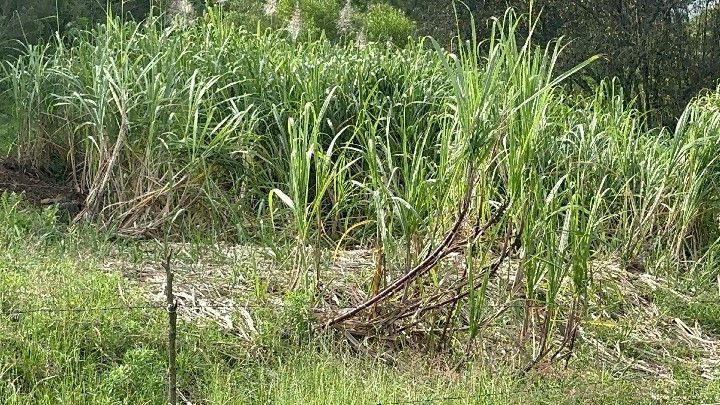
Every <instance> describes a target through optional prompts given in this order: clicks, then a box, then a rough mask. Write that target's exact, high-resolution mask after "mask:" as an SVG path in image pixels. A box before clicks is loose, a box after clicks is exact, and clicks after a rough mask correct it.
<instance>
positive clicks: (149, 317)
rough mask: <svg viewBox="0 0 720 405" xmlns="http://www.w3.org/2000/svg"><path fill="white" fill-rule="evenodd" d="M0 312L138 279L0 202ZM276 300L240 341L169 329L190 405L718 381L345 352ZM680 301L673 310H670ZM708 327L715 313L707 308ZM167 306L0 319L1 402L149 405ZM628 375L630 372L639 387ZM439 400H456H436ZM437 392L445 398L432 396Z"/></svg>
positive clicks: (76, 232) (698, 393)
mask: <svg viewBox="0 0 720 405" xmlns="http://www.w3.org/2000/svg"><path fill="white" fill-rule="evenodd" d="M0 214H2V215H0V218H1V219H0V221H1V222H0V229H2V230H3V232H2V233H0V245H2V250H0V309H1V310H2V311H3V312H4V313H6V312H13V311H22V310H27V309H37V308H64V309H73V308H75V309H80V308H116V307H125V306H136V305H147V304H148V303H147V301H146V298H145V297H144V296H143V294H142V292H141V290H140V289H139V288H138V285H137V284H134V283H131V282H129V281H128V280H127V279H125V278H124V277H123V276H122V275H121V274H119V273H116V272H107V271H103V270H100V268H101V264H102V261H103V260H104V258H106V257H107V255H108V254H109V252H110V250H111V249H113V248H120V249H121V252H126V253H124V254H127V255H129V254H130V253H131V249H130V248H129V246H125V247H123V245H120V244H118V243H117V242H113V243H111V242H109V241H108V239H107V238H105V237H103V234H101V233H97V232H95V231H93V230H92V229H87V228H75V227H70V228H68V227H67V226H65V225H62V224H58V223H57V222H56V220H55V218H56V216H55V213H54V211H53V210H51V209H49V210H45V211H39V210H37V209H34V208H26V207H25V204H24V203H23V202H22V201H21V200H20V199H18V198H16V197H13V196H9V195H4V196H3V197H2V199H0ZM285 303H286V306H285V307H281V308H279V309H270V310H267V311H259V310H257V311H255V310H252V311H251V312H252V313H253V316H254V317H256V322H257V325H258V327H259V329H260V332H259V335H257V336H255V337H254V338H253V340H252V341H250V342H248V341H247V340H245V339H243V338H241V337H239V336H237V335H235V334H228V333H225V332H222V331H221V330H219V328H218V327H217V326H216V325H215V324H212V323H203V322H198V323H187V322H181V323H180V325H179V328H178V330H179V332H178V336H179V342H178V345H179V358H178V363H179V382H180V383H179V384H180V388H181V391H182V392H183V393H184V395H188V396H190V397H191V398H192V400H193V402H194V403H208V404H223V403H226V404H270V403H272V404H295V403H312V404H336V403H347V404H377V403H383V404H385V403H393V401H416V400H426V399H438V400H439V401H440V403H466V404H505V403H538V404H541V403H567V404H573V403H603V404H604V403H607V404H610V403H613V404H615V403H627V404H631V403H656V400H665V401H668V402H669V403H673V402H677V401H682V400H687V401H692V402H698V401H706V402H712V401H713V400H717V399H718V398H720V384H718V381H715V382H710V383H708V382H707V381H703V380H701V379H700V378H699V377H698V375H697V374H696V373H695V372H693V371H691V370H688V369H686V368H682V367H681V368H677V370H676V374H677V375H675V376H673V378H672V379H671V380H670V382H668V381H666V380H653V379H648V377H647V376H643V375H640V374H635V373H631V372H626V373H622V374H620V375H615V374H613V373H611V372H610V370H609V369H608V368H607V367H608V366H612V365H607V364H602V363H601V362H598V361H597V359H593V356H592V350H591V349H589V348H583V347H582V346H581V347H580V349H579V352H578V358H577V359H575V360H573V361H572V362H571V363H570V368H569V369H568V370H565V371H563V370H561V369H557V370H555V371H551V372H549V373H545V374H543V373H541V372H539V373H531V374H530V375H529V376H526V377H522V378H520V377H519V376H518V375H517V374H515V373H513V369H512V368H511V367H510V366H509V365H502V364H497V365H495V366H489V365H485V366H483V365H482V364H481V363H479V362H478V363H476V362H471V363H469V364H467V365H466V366H463V367H461V368H460V369H455V368H454V365H455V364H457V363H456V359H455V360H454V359H453V357H452V356H450V355H445V354H436V355H428V354H425V355H423V356H417V354H415V353H413V352H412V351H408V352H398V353H394V354H393V355H392V356H394V357H395V359H394V360H393V361H390V362H388V361H380V360H378V359H377V358H376V357H374V356H371V355H365V354H353V353H352V352H351V351H349V350H348V349H347V348H346V346H345V344H343V343H342V339H340V340H338V339H337V338H335V337H332V336H322V335H316V336H315V337H313V338H310V335H309V334H308V333H309V329H308V328H309V327H310V324H309V323H308V322H309V318H308V310H309V307H308V305H310V301H308V300H306V299H305V298H303V296H296V298H294V299H286V300H285ZM689 308H691V307H689V306H688V307H678V308H676V312H674V313H676V314H678V316H682V314H683V313H684V312H683V311H686V310H688V309H689ZM714 316H715V318H714V322H717V321H718V320H719V318H718V317H717V313H715V315H714ZM165 327H166V315H165V313H164V310H162V309H159V310H155V309H150V310H148V309H127V310H108V311H88V312H58V313H53V312H37V313H27V314H15V315H3V316H2V317H0V375H2V379H1V380H2V384H1V385H0V396H2V398H3V401H4V403H7V404H56V403H98V404H116V403H132V404H143V403H145V404H160V403H163V401H164V395H165V385H164V384H165V383H164V375H165V361H166V360H165V359H166V352H165V347H166V346H165V336H166V328H165ZM638 381H642V384H639V383H638ZM441 398H454V399H452V400H440V399H441ZM443 401H445V402H443Z"/></svg>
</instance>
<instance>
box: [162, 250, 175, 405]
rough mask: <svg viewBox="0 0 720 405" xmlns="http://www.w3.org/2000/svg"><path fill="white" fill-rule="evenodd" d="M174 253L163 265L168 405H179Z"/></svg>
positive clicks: (167, 257) (169, 254)
mask: <svg viewBox="0 0 720 405" xmlns="http://www.w3.org/2000/svg"><path fill="white" fill-rule="evenodd" d="M171 258H172V253H171V252H168V253H167V255H166V257H165V262H164V263H163V268H164V269H165V296H166V298H167V311H168V404H170V405H177V360H176V359H177V351H176V346H175V343H176V337H177V334H176V333H177V301H176V300H175V295H173V272H172V269H171V268H170V259H171Z"/></svg>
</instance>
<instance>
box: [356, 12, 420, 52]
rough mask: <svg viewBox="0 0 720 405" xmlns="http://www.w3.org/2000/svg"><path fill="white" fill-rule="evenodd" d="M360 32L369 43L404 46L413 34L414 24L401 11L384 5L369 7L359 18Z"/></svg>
mask: <svg viewBox="0 0 720 405" xmlns="http://www.w3.org/2000/svg"><path fill="white" fill-rule="evenodd" d="M360 20H361V30H362V32H364V34H365V35H366V36H367V38H368V39H369V40H371V41H379V42H385V41H389V42H392V43H393V44H395V45H397V46H405V45H406V44H407V43H408V39H409V37H410V36H412V35H413V33H414V32H415V22H414V21H413V20H411V19H410V18H408V17H407V16H406V15H405V13H403V12H402V11H401V10H399V9H397V8H395V7H393V6H391V5H389V4H385V3H376V4H372V5H370V7H368V9H367V11H366V12H365V13H363V14H362V16H361V17H360Z"/></svg>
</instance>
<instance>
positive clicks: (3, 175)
mask: <svg viewBox="0 0 720 405" xmlns="http://www.w3.org/2000/svg"><path fill="white" fill-rule="evenodd" d="M3 191H9V192H13V193H17V194H22V195H23V196H24V197H25V200H27V201H28V202H29V203H31V204H32V205H35V206H49V205H53V204H58V205H59V208H60V210H64V211H67V212H69V213H71V214H72V213H73V212H74V211H79V208H80V207H81V206H82V203H83V201H84V198H83V197H82V195H80V194H79V193H77V192H76V191H75V190H74V189H73V188H72V187H71V186H70V185H67V184H61V183H57V182H54V181H52V180H50V179H48V178H47V177H44V176H42V175H40V174H38V173H36V172H35V171H33V170H32V169H29V168H27V167H24V166H23V165H20V164H18V163H16V162H13V161H11V160H4V161H0V193H1V192H3Z"/></svg>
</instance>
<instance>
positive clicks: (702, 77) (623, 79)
mask: <svg viewBox="0 0 720 405" xmlns="http://www.w3.org/2000/svg"><path fill="white" fill-rule="evenodd" d="M391 3H392V4H393V5H395V6H396V7H401V8H402V9H404V10H405V12H406V13H407V14H408V15H409V16H410V17H411V18H413V19H415V20H416V21H417V22H418V27H419V32H420V33H421V34H422V35H432V36H433V37H435V38H438V39H439V40H440V41H441V42H444V43H445V44H446V45H448V46H451V39H452V38H453V37H454V36H455V35H456V33H457V28H456V27H459V29H460V34H461V36H463V37H465V38H468V37H469V36H470V33H471V32H472V28H471V24H470V18H469V15H470V13H472V14H473V15H474V17H475V20H476V22H477V23H476V29H477V30H478V31H479V32H478V36H479V37H480V38H486V37H487V36H488V35H489V32H488V25H487V21H488V20H489V19H490V18H492V17H496V18H502V16H503V14H504V12H505V10H506V8H507V7H508V6H511V7H514V8H515V9H516V10H519V11H524V12H527V11H529V10H530V8H531V7H532V9H533V12H534V13H535V14H538V12H540V11H541V13H540V19H539V21H538V26H537V27H535V31H534V33H535V37H536V39H537V40H538V43H540V44H544V43H548V42H550V41H552V40H554V39H555V38H558V37H561V36H563V37H565V38H566V40H570V41H571V43H570V45H569V46H568V48H567V49H566V51H565V52H564V53H563V55H562V60H561V61H560V63H561V65H563V66H561V70H562V67H567V66H574V65H576V64H577V63H579V62H580V61H582V60H585V59H586V58H587V57H589V56H591V55H595V54H602V55H604V58H603V60H602V61H600V62H598V63H595V64H593V65H592V66H591V67H590V69H589V70H588V71H587V72H586V73H587V74H586V75H585V76H584V79H585V80H577V79H576V80H575V83H576V84H577V85H579V86H582V87H587V86H588V83H587V79H591V82H592V81H594V82H597V81H599V80H600V79H603V78H606V77H618V78H619V81H620V83H621V84H622V85H623V87H624V88H625V89H627V90H628V91H626V94H627V97H628V99H630V98H634V97H637V98H638V99H639V106H640V107H641V108H644V109H645V110H646V111H648V114H649V118H650V119H651V121H652V122H653V123H657V124H672V122H673V121H674V120H675V119H676V117H678V116H679V114H680V113H681V112H682V110H683V109H684V107H685V105H686V104H687V102H688V101H689V100H690V99H691V98H692V97H694V96H695V95H696V94H698V92H699V91H701V90H702V89H713V88H715V86H716V85H717V80H718V78H720V29H719V28H718V27H720V11H719V10H720V1H718V0H575V1H567V0H534V1H530V0H467V1H465V3H464V4H465V5H463V4H461V3H456V4H455V7H457V11H458V14H457V17H458V20H457V21H456V15H455V11H454V9H453V7H454V5H453V3H452V2H450V1H446V0H391ZM466 6H467V7H466ZM468 9H469V10H468ZM468 11H469V12H470V13H469V12H468ZM456 23H457V25H456ZM525 32H527V27H526V30H525ZM525 32H522V33H521V35H523V34H524V33H525Z"/></svg>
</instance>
